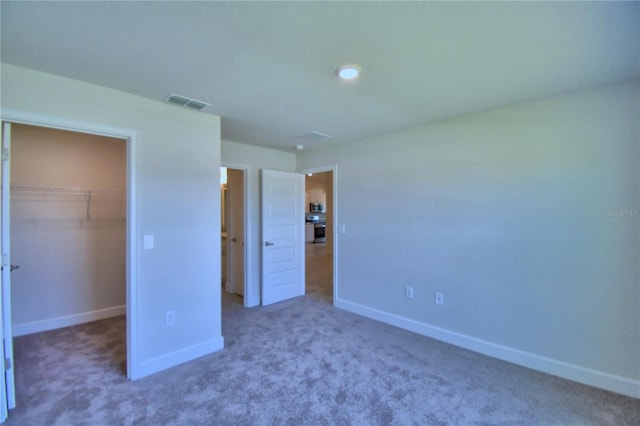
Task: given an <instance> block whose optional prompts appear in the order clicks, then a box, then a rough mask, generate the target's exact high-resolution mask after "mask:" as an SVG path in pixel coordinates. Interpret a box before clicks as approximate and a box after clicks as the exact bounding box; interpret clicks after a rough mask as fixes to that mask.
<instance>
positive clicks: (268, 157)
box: [221, 140, 302, 306]
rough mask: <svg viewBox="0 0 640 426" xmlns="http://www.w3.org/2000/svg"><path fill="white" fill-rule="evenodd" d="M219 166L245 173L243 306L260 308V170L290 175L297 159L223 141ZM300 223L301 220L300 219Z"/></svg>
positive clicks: (264, 149)
mask: <svg viewBox="0 0 640 426" xmlns="http://www.w3.org/2000/svg"><path fill="white" fill-rule="evenodd" d="M221 156H222V164H223V165H225V166H229V167H234V166H235V167H236V168H244V169H246V170H247V181H246V184H247V205H246V212H247V217H248V223H247V228H246V229H245V244H246V246H247V247H248V253H247V258H246V259H245V268H246V277H247V283H246V290H247V291H246V293H245V306H257V305H259V304H260V255H261V253H262V248H261V241H260V239H261V238H260V235H261V231H260V169H271V170H282V171H289V172H293V171H295V169H296V156H295V154H293V153H288V152H283V151H277V150H273V149H266V148H259V147H255V146H251V145H245V144H240V143H236V142H231V141H224V140H223V141H222V147H221ZM301 220H302V218H301Z"/></svg>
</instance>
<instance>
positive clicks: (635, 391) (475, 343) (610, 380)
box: [335, 299, 640, 398]
mask: <svg viewBox="0 0 640 426" xmlns="http://www.w3.org/2000/svg"><path fill="white" fill-rule="evenodd" d="M335 306H336V307H337V308H340V309H344V310H345V311H349V312H353V313H355V314H358V315H362V316H364V317H367V318H371V319H373V320H376V321H380V322H383V323H386V324H390V325H393V326H396V327H399V328H402V329H405V330H409V331H412V332H414V333H417V334H420V335H423V336H427V337H431V338H434V339H436V340H440V341H442V342H446V343H450V344H452V345H455V346H459V347H461V348H464V349H468V350H470V351H474V352H478V353H481V354H483V355H488V356H490V357H493V358H497V359H501V360H503V361H508V362H511V363H514V364H517V365H521V366H523V367H527V368H531V369H533V370H537V371H541V372H544V373H548V374H552V375H554V376H558V377H562V378H564V379H568V380H572V381H575V382H579V383H583V384H586V385H589V386H594V387H597V388H601V389H605V390H608V391H611V392H616V393H620V394H623V395H627V396H630V397H632V398H640V381H637V380H631V379H627V378H624V377H620V376H616V375H613V374H608V373H604V372H601V371H597V370H592V369H589V368H585V367H581V366H579V365H575V364H570V363H567V362H564V361H559V360H555V359H551V358H547V357H544V356H540V355H536V354H532V353H529V352H524V351H520V350H518V349H514V348H510V347H507V346H502V345H498V344H495V343H492V342H489V341H486V340H481V339H477V338H475V337H471V336H467V335H464V334H460V333H456V332H453V331H449V330H446V329H443V328H440V327H435V326H432V325H429V324H425V323H421V322H418V321H415V320H411V319H408V318H405V317H401V316H399V315H395V314H391V313H388V312H384V311H380V310H378V309H373V308H369V307H367V306H364V305H360V304H357V303H353V302H349V301H346V300H341V299H336V301H335Z"/></svg>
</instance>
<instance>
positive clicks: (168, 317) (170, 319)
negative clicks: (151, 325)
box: [164, 311, 176, 327]
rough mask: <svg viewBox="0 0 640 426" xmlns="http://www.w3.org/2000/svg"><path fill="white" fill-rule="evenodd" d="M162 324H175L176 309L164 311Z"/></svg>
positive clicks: (168, 325) (167, 325) (169, 325)
mask: <svg viewBox="0 0 640 426" xmlns="http://www.w3.org/2000/svg"><path fill="white" fill-rule="evenodd" d="M164 325H165V327H171V326H173V325H176V311H167V312H165V313H164Z"/></svg>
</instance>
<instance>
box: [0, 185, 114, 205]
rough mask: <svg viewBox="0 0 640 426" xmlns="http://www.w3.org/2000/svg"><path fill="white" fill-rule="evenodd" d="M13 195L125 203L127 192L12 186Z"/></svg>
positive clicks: (31, 197)
mask: <svg viewBox="0 0 640 426" xmlns="http://www.w3.org/2000/svg"><path fill="white" fill-rule="evenodd" d="M11 195H12V196H14V197H17V198H20V199H22V200H25V201H27V200H32V201H81V202H82V201H87V200H89V199H90V200H91V201H109V202H115V201H124V199H125V195H126V191H124V190H119V189H92V188H78V187H64V186H25V185H12V186H11Z"/></svg>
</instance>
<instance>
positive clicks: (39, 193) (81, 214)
mask: <svg viewBox="0 0 640 426" xmlns="http://www.w3.org/2000/svg"><path fill="white" fill-rule="evenodd" d="M126 162H127V161H126V142H125V141H124V140H122V139H116V138H109V137H104V136H97V135H90V134H84V133H77V132H71V131H64V130H56V129H49V128H44V127H36V126H27V125H19V124H14V125H13V126H12V137H11V258H12V263H14V264H16V265H20V267H19V269H17V270H15V271H14V272H13V273H12V277H11V278H12V318H13V331H14V336H20V335H25V334H31V333H36V332H39V331H45V330H50V329H55V328H60V327H66V326H70V325H75V324H80V323H84V322H89V321H93V320H97V319H101V318H106V317H111V316H118V315H124V313H125V303H126V302H125V290H126V257H125V256H126V223H127V221H126V198H127V197H126V176H127V174H126Z"/></svg>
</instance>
